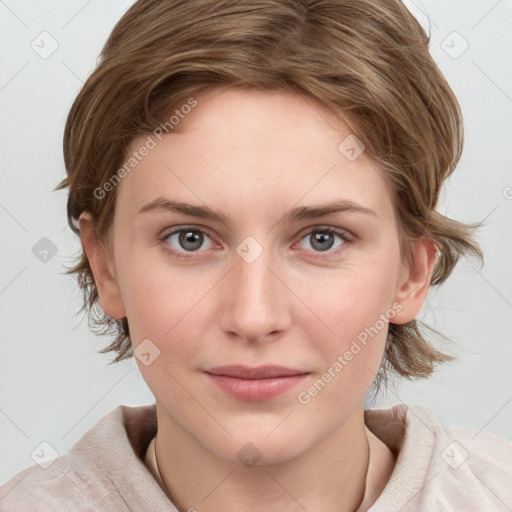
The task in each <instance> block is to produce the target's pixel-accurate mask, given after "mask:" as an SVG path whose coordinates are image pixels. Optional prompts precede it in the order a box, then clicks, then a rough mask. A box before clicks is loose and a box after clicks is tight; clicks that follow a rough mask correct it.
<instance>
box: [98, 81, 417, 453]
mask: <svg viewBox="0 0 512 512" xmlns="http://www.w3.org/2000/svg"><path fill="white" fill-rule="evenodd" d="M195 99H196V100H197V104H196V105H195V106H194V108H191V109H188V108H187V109H182V110H180V112H181V116H180V121H179V124H178V125H177V126H176V128H175V129H174V130H173V131H172V132H171V133H169V134H167V135H164V136H161V135H160V136H159V137H156V136H155V135H154V134H153V135H151V139H152V141H153V142H154V144H153V143H149V142H148V136H147V135H143V136H141V137H139V138H138V139H136V140H134V141H133V143H132V144H131V147H130V150H129V155H132V153H133V152H134V151H136V152H138V154H139V156H140V155H141V153H147V154H146V156H143V157H142V158H141V161H140V162H139V163H138V164H137V166H136V167H135V168H134V169H133V170H131V172H129V173H128V174H127V175H126V176H125V177H124V178H123V179H122V181H121V183H120V184H119V185H118V187H117V191H116V192H117V194H118V196H117V203H116V209H115V217H114V224H113V231H112V233H111V234H112V239H111V242H112V244H113V245H112V250H113V260H112V261H111V264H110V269H111V271H112V274H113V276H114V277H115V285H116V286H117V287H118V291H119V295H118V297H117V298H114V297H113V296H112V295H107V294H106V293H103V292H102V290H101V288H100V303H101V305H102V306H103V308H104V309H105V311H106V312H108V313H109V314H113V313H112V312H115V313H117V315H114V316H122V315H123V314H125V315H126V316H127V318H128V322H129V326H130V333H131V339H132V343H133V347H134V350H135V353H136V355H137V364H138V366H139V368H140V371H141V373H142V376H143V378H144V379H145V381H146V382H147V384H148V386H149V388H150V389H151V391H152V392H153V394H154V395H155V398H156V401H157V404H158V408H159V414H160V419H161V420H162V421H164V422H166V424H167V425H168V426H172V428H175V429H176V428H178V429H180V430H181V431H183V432H185V433H186V434H187V435H189V436H191V437H192V438H193V439H195V440H196V441H197V442H198V443H199V444H200V445H202V446H203V447H206V448H207V449H208V450H209V451H210V452H212V453H213V454H215V455H217V456H219V457H221V458H223V459H225V460H229V461H234V462H237V461H238V460H242V459H241V457H244V458H247V457H248V458H251V457H253V459H257V458H258V457H261V459H260V463H265V462H267V463H269V462H277V461H282V460H289V459H291V458H293V457H296V456H297V455H299V454H301V453H303V452H305V451H306V450H307V449H308V448H310V447H312V446H314V445H316V444H318V443H319V442H321V441H322V440H324V439H325V438H326V437H327V436H329V434H332V433H333V432H334V431H336V429H339V428H340V427H341V426H342V425H344V424H346V423H347V422H350V421H356V420H355V419H354V418H356V417H357V421H360V420H361V413H362V407H363V401H364V396H365V394H366V392H367V390H368V389H369V387H370V385H371V383H372V381H373V379H374V377H375V374H376V372H377V370H378V367H379V364H380V362H381V358H382V354H383V350H384V346H385V341H386V334H387V327H388V321H389V320H392V321H395V322H397V323H403V322H404V321H407V320H409V319H410V318H403V315H404V311H403V301H400V297H401V295H400V294H401V293H403V290H404V288H405V282H406V281H407V278H408V277H407V276H408V273H407V271H406V269H405V267H404V266H403V265H402V263H401V259H400V253H399V238H398V231H397V222H396V218H395V215H394V211H393V207H392V199H391V194H390V191H389V189H388V187H387V185H386V182H385V181H384V179H383V177H382V175H381V173H380V171H379V170H378V169H377V168H376V166H375V165H374V164H372V163H371V162H370V160H369V159H368V158H367V156H366V154H365V153H364V151H363V152H362V154H360V155H359V156H358V154H359V153H360V152H361V151H362V150H363V149H364V148H363V147H362V146H360V145H359V144H358V141H357V139H355V138H354V136H353V135H351V134H350V132H349V130H348V129H347V127H346V126H344V125H341V124H340V123H339V122H336V121H335V120H334V118H333V117H332V116H331V115H330V114H329V113H328V112H327V111H326V110H325V109H323V108H322V107H321V106H320V105H318V104H317V103H315V102H313V101H312V100H310V99H308V100H306V99H303V98H302V97H301V96H298V95H293V94H289V93H285V92H275V93H271V92H254V91H247V90H237V89H233V88H231V89H218V88H217V89H210V90H208V91H203V92H202V93H201V94H199V95H197V96H195ZM185 111H187V112H188V113H187V114H183V112H185ZM178 130H179V131H178ZM155 133H156V132H155ZM347 137H349V138H348V139H347ZM159 139H161V140H159ZM343 141H344V142H343ZM340 144H341V145H340ZM143 146H146V147H150V146H151V147H150V149H148V150H147V151H144V150H142V151H140V149H141V148H142V147H143ZM178 203H179V205H180V206H176V204H178ZM324 208H325V209H328V210H330V213H328V212H327V213H326V212H324V213H323V214H321V213H322V212H320V210H323V209H324ZM180 230H181V231H180ZM225 367H230V368H225ZM261 367H279V368H270V369H269V368H266V369H263V370H262V372H261V373H259V372H257V371H255V372H254V373H251V371H252V370H257V369H261ZM283 368H284V369H283ZM248 377H249V378H248ZM250 377H252V378H250ZM247 443H250V444H247ZM244 451H245V452H244Z"/></svg>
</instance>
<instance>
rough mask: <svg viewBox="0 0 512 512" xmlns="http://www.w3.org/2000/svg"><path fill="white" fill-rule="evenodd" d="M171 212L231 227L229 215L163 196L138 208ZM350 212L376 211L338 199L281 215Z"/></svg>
mask: <svg viewBox="0 0 512 512" xmlns="http://www.w3.org/2000/svg"><path fill="white" fill-rule="evenodd" d="M159 211H163V212H173V213H180V214H182V215H188V216H191V217H199V218H201V219H207V220H213V221H217V222H220V223H222V224H225V225H226V226H228V227H231V221H230V219H229V217H228V216H227V215H226V214H224V213H222V212H216V211H215V210H212V209H211V208H209V207H208V206H199V205H193V204H189V203H184V202H180V201H173V200H171V199H167V198H165V197H157V198H156V199H154V200H153V201H151V202H149V203H147V204H145V205H144V206H142V207H141V208H140V210H139V214H146V213H150V212H159ZM341 212H352V213H363V214H367V215H372V216H374V217H377V216H378V215H377V213H376V212H375V211H374V210H372V209H370V208H368V207H366V206H362V205H360V204H357V203H354V202H353V201H348V200H339V201H335V202H332V203H326V204H320V205H312V206H298V207H295V208H292V209H291V210H289V211H287V212H286V213H285V214H284V215H283V220H284V222H289V223H291V222H297V221H300V220H305V219H316V218H318V217H324V216H326V215H330V214H333V213H341Z"/></svg>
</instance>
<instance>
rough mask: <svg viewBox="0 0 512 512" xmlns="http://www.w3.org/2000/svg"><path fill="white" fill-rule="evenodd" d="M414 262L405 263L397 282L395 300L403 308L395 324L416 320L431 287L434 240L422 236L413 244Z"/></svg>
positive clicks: (435, 251) (435, 248) (434, 253)
mask: <svg viewBox="0 0 512 512" xmlns="http://www.w3.org/2000/svg"><path fill="white" fill-rule="evenodd" d="M411 249H412V260H413V261H412V262H411V264H410V265H407V266H406V265H405V264H404V265H403V267H402V272H401V275H400V281H399V282H398V283H397V293H396V297H395V301H396V302H398V303H400V304H401V306H402V309H401V311H400V312H399V313H397V314H396V316H395V317H394V318H393V321H392V323H394V324H405V323H407V322H410V321H412V320H414V318H415V317H416V316H417V315H418V313H419V312H420V310H421V308H422V306H423V303H424V302H425V299H426V297H427V294H428V290H429V288H430V279H431V276H432V272H433V270H434V264H435V261H436V256H437V247H436V245H435V244H434V242H433V241H432V240H429V239H426V238H422V239H420V240H418V241H417V242H414V245H413V246H412V248H411Z"/></svg>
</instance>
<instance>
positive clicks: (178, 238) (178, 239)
mask: <svg viewBox="0 0 512 512" xmlns="http://www.w3.org/2000/svg"><path fill="white" fill-rule="evenodd" d="M205 239H208V240H210V245H209V246H208V247H206V249H211V248H212V247H213V245H214V244H213V243H211V239H210V237H209V236H208V235H207V234H206V231H204V230H202V229H201V228H198V227H192V226H191V227H181V228H179V229H176V230H174V231H171V233H168V234H167V235H166V236H165V238H164V241H166V243H167V244H168V245H170V246H171V247H172V248H171V251H172V252H173V253H175V254H176V256H177V257H178V258H188V257H189V256H185V255H184V254H186V253H191V252H198V250H199V249H200V248H201V247H202V246H203V244H204V241H205Z"/></svg>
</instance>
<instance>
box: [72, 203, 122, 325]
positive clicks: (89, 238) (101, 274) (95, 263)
mask: <svg viewBox="0 0 512 512" xmlns="http://www.w3.org/2000/svg"><path fill="white" fill-rule="evenodd" d="M78 222H79V224H80V236H81V240H82V246H83V248H84V251H85V253H86V255H87V259H88V260H89V264H90V266H91V269H92V273H93V276H94V282H95V284H96V288H97V290H98V297H99V303H100V306H101V308H102V309H103V311H104V312H105V313H106V314H107V315H108V316H110V317H112V318H123V317H125V316H126V311H125V308H124V305H123V301H122V299H121V292H120V289H119V286H118V283H117V280H116V276H115V275H114V273H113V272H112V270H111V269H110V268H109V260H108V255H107V251H106V249H105V247H104V246H103V245H102V244H101V243H100V241H99V240H98V239H97V237H96V234H95V233H94V221H93V219H92V217H91V215H90V214H89V213H88V212H83V213H82V214H81V215H80V218H79V219H78Z"/></svg>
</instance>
